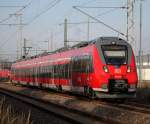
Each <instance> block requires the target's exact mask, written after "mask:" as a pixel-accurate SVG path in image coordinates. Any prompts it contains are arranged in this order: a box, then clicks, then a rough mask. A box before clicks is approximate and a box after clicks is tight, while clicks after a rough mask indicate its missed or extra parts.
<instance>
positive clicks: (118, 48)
mask: <svg viewBox="0 0 150 124" xmlns="http://www.w3.org/2000/svg"><path fill="white" fill-rule="evenodd" d="M102 51H103V54H104V58H105V61H106V64H112V65H122V64H127V47H126V46H124V45H103V46H102Z"/></svg>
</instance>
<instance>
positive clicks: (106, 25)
mask: <svg viewBox="0 0 150 124" xmlns="http://www.w3.org/2000/svg"><path fill="white" fill-rule="evenodd" d="M73 8H74V9H76V10H77V11H79V12H81V13H83V14H84V15H86V16H88V17H90V18H92V19H93V20H95V21H97V22H99V23H101V24H103V25H104V26H105V27H107V28H109V29H111V30H112V31H115V32H117V33H118V34H121V35H122V36H125V37H126V35H125V34H124V33H122V32H120V31H118V30H117V29H115V28H113V27H111V26H110V25H108V24H106V23H104V22H102V21H100V20H99V19H97V18H95V17H94V16H92V15H90V14H88V13H86V12H85V11H83V10H81V9H79V8H78V7H76V6H73Z"/></svg>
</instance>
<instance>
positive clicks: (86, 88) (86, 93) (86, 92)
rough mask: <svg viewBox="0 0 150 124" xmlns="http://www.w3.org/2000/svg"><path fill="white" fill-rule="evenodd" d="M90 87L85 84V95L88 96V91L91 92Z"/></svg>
mask: <svg viewBox="0 0 150 124" xmlns="http://www.w3.org/2000/svg"><path fill="white" fill-rule="evenodd" d="M88 89H89V88H88V87H87V86H84V95H85V96H88V93H89V90H88Z"/></svg>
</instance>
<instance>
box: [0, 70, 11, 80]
mask: <svg viewBox="0 0 150 124" xmlns="http://www.w3.org/2000/svg"><path fill="white" fill-rule="evenodd" d="M9 79H10V70H9V69H0V81H8V80H9Z"/></svg>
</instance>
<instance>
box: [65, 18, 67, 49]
mask: <svg viewBox="0 0 150 124" xmlns="http://www.w3.org/2000/svg"><path fill="white" fill-rule="evenodd" d="M64 47H67V19H65V20H64Z"/></svg>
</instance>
